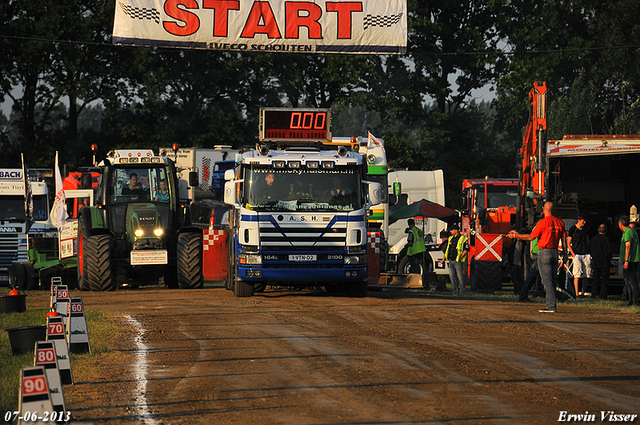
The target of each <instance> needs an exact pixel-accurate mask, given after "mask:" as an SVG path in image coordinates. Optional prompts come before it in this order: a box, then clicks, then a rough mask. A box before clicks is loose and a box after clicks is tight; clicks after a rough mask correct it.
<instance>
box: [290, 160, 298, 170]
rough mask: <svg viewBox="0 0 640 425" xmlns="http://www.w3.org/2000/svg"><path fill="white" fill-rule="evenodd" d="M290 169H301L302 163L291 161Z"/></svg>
mask: <svg viewBox="0 0 640 425" xmlns="http://www.w3.org/2000/svg"><path fill="white" fill-rule="evenodd" d="M288 165H289V168H296V169H297V168H300V165H301V163H300V161H289V164H288Z"/></svg>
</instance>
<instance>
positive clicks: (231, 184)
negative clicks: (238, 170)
mask: <svg viewBox="0 0 640 425" xmlns="http://www.w3.org/2000/svg"><path fill="white" fill-rule="evenodd" d="M227 171H233V170H227ZM225 178H226V173H225ZM236 184H237V182H236V181H234V180H231V181H228V182H226V183H225V184H224V203H225V204H227V205H233V206H235V207H240V205H238V199H237V198H236Z"/></svg>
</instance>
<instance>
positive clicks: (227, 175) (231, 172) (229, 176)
mask: <svg viewBox="0 0 640 425" xmlns="http://www.w3.org/2000/svg"><path fill="white" fill-rule="evenodd" d="M235 176H236V171H235V170H234V169H230V170H227V171H225V172H224V179H225V180H233V178H234V177H235Z"/></svg>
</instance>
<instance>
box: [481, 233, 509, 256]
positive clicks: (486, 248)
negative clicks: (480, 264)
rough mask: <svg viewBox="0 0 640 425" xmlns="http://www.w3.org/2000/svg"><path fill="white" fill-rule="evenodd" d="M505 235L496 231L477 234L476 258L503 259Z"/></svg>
mask: <svg viewBox="0 0 640 425" xmlns="http://www.w3.org/2000/svg"><path fill="white" fill-rule="evenodd" d="M502 238H503V235H501V234H495V233H478V234H477V235H476V260H478V261H502Z"/></svg>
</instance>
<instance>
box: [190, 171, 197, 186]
mask: <svg viewBox="0 0 640 425" xmlns="http://www.w3.org/2000/svg"><path fill="white" fill-rule="evenodd" d="M189 186H191V187H196V186H199V181H198V172H197V171H190V172H189Z"/></svg>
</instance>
